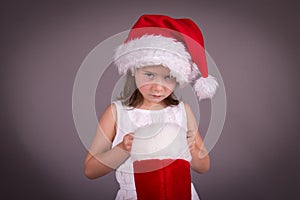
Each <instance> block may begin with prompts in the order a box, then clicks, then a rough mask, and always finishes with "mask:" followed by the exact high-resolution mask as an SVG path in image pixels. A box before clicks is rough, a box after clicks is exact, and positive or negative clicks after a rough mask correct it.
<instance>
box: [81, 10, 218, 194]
mask: <svg viewBox="0 0 300 200" xmlns="http://www.w3.org/2000/svg"><path fill="white" fill-rule="evenodd" d="M203 43H204V42H203V37H202V34H201V31H200V29H199V28H198V27H197V25H196V24H195V23H194V22H193V21H192V20H190V19H174V18H171V17H168V16H163V15H143V16H141V17H140V18H139V19H138V21H137V22H136V23H135V25H134V26H133V28H132V29H131V31H130V33H129V35H128V38H127V39H126V41H125V42H124V43H123V44H122V45H120V46H119V47H118V49H117V50H116V53H115V56H114V63H115V65H116V66H117V67H118V70H119V72H120V73H121V74H126V78H127V79H126V83H125V85H124V90H123V93H122V95H121V98H120V100H118V101H114V102H112V104H111V105H109V106H108V107H107V108H106V110H105V111H104V113H103V115H102V117H101V119H100V122H99V126H98V129H97V132H96V135H95V138H94V140H93V143H92V145H91V147H90V150H89V152H88V154H87V156H86V159H85V175H86V176H87V177H88V178H90V179H94V178H97V177H101V176H103V175H105V174H107V173H109V172H111V171H113V170H114V169H116V178H117V181H118V183H119V184H120V190H119V191H118V194H117V197H116V199H137V192H136V187H135V179H134V172H133V164H132V163H133V159H132V157H133V154H134V152H131V150H132V144H133V143H134V141H135V139H136V140H137V138H135V133H134V132H135V131H136V130H138V129H139V128H141V127H147V126H149V125H151V124H155V123H168V124H176V125H177V126H178V127H181V129H182V130H184V131H185V133H184V134H185V138H186V140H185V141H182V143H183V144H185V143H186V144H188V147H189V148H188V151H186V152H181V154H180V155H179V157H177V158H179V159H182V160H186V161H188V162H189V163H190V166H191V168H192V169H193V170H194V171H196V172H198V173H204V172H206V171H207V170H208V169H209V165H210V160H209V156H208V154H207V152H206V150H205V147H204V145H203V142H202V139H201V137H200V134H199V132H198V126H197V122H196V119H195V116H194V114H193V112H192V110H191V108H190V106H189V105H188V104H186V103H184V102H181V101H179V100H177V99H176V97H175V95H174V93H173V92H174V90H175V89H176V87H177V86H180V87H182V86H184V85H185V84H188V83H193V84H194V90H195V93H196V94H197V96H198V97H199V100H201V99H205V98H211V97H212V96H213V95H214V93H215V90H216V88H217V86H218V84H217V82H216V80H215V78H214V77H212V76H210V75H208V70H207V65H206V59H205V50H204V44H203ZM199 74H201V77H200V78H198V79H197V76H198V75H199ZM158 143H159V142H158ZM179 146H180V145H179ZM145 148H146V147H145ZM191 190H192V191H191V197H192V199H199V197H198V195H197V192H196V191H195V189H194V187H193V186H191Z"/></svg>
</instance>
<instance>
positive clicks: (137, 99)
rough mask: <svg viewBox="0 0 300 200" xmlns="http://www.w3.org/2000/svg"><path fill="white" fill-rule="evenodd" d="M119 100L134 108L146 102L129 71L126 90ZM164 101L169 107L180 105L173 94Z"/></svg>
mask: <svg viewBox="0 0 300 200" xmlns="http://www.w3.org/2000/svg"><path fill="white" fill-rule="evenodd" d="M118 99H119V100H121V102H122V104H123V105H125V106H128V107H134V108H136V107H138V106H139V105H141V104H142V103H143V101H144V98H143V96H142V94H141V93H140V91H139V90H138V88H137V86H136V84H135V78H134V76H133V75H132V72H131V71H130V70H128V71H127V74H126V82H125V85H124V89H123V92H122V93H121V94H120V97H119V98H118ZM163 101H164V103H165V104H166V105H167V106H174V105H178V104H179V100H178V99H177V97H176V96H175V94H174V93H173V92H172V94H170V95H169V96H168V97H167V98H165V99H164V100H163Z"/></svg>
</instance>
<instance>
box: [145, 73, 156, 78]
mask: <svg viewBox="0 0 300 200" xmlns="http://www.w3.org/2000/svg"><path fill="white" fill-rule="evenodd" d="M145 76H146V77H147V78H153V77H154V74H151V73H145Z"/></svg>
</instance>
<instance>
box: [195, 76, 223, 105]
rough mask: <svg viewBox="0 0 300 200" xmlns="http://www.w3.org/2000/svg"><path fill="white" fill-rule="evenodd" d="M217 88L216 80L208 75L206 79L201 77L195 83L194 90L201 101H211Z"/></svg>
mask: <svg viewBox="0 0 300 200" xmlns="http://www.w3.org/2000/svg"><path fill="white" fill-rule="evenodd" d="M218 86H219V84H218V82H217V80H216V78H215V77H213V76H210V75H208V77H206V78H203V77H201V78H199V79H198V80H197V81H196V83H195V85H194V90H195V92H196V94H197V96H198V97H199V100H200V101H201V100H202V99H211V98H212V97H213V96H214V94H215V93H216V90H217V87H218Z"/></svg>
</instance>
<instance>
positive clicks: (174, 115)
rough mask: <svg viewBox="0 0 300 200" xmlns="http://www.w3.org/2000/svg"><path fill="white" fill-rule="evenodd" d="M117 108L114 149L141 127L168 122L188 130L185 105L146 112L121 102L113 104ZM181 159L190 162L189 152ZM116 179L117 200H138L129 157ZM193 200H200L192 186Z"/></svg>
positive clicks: (119, 168)
mask: <svg viewBox="0 0 300 200" xmlns="http://www.w3.org/2000/svg"><path fill="white" fill-rule="evenodd" d="M113 103H114V104H115V105H116V108H117V129H116V136H115V139H114V141H113V144H112V147H114V146H116V145H117V144H119V143H120V142H121V141H122V140H123V137H124V135H125V134H127V133H130V132H134V130H136V129H137V128H139V127H142V126H146V125H150V124H152V123H159V122H167V123H176V124H178V125H179V126H181V127H182V128H184V129H185V130H187V118H186V112H185V107H184V103H183V102H180V103H179V104H178V105H177V106H168V107H166V108H164V109H161V110H144V109H138V108H128V107H125V106H123V105H122V103H121V101H115V102H113ZM181 158H183V159H185V160H188V161H190V160H191V155H190V153H189V151H187V153H184V154H183V155H181ZM115 174H116V179H117V181H118V183H119V185H120V189H119V191H118V193H117V196H116V200H125V199H126V200H129V199H130V200H134V199H137V195H136V191H135V184H134V173H133V165H132V159H131V157H129V158H128V159H127V160H126V161H125V162H124V163H123V164H121V165H120V166H119V167H118V168H117V169H116V172H115ZM191 188H192V200H199V197H198V194H197V192H196V190H195V188H194V186H193V184H192V187H191Z"/></svg>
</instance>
